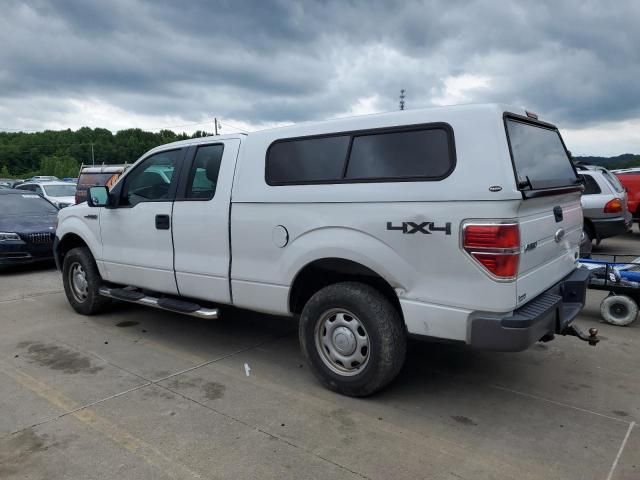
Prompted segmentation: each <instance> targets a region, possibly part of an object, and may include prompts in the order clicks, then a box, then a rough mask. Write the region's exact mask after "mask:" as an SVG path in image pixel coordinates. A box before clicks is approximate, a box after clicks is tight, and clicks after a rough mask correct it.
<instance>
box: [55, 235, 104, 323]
mask: <svg viewBox="0 0 640 480" xmlns="http://www.w3.org/2000/svg"><path fill="white" fill-rule="evenodd" d="M80 271H82V273H83V275H84V278H85V281H86V288H84V289H80V287H79V285H80V283H81V282H80V281H79V280H78V279H77V277H76V274H79V273H80ZM72 277H76V278H74V279H72ZM62 283H63V284H64V293H65V294H66V295H67V300H69V303H70V304H71V306H72V307H73V309H74V310H75V311H76V312H78V313H81V314H82V315H95V314H96V313H100V312H101V311H103V310H104V309H105V307H106V306H107V305H109V303H110V302H111V299H110V298H107V297H103V296H101V295H99V294H98V289H99V288H100V286H101V285H102V278H101V277H100V272H99V271H98V267H97V265H96V262H95V260H94V259H93V255H91V251H90V250H89V249H88V248H87V247H78V248H74V249H72V250H69V252H67V254H66V255H65V257H64V262H63V264H62ZM80 290H81V291H80Z"/></svg>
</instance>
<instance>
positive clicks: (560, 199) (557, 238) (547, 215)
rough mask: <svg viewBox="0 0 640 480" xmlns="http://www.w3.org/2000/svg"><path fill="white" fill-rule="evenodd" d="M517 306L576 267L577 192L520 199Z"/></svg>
mask: <svg viewBox="0 0 640 480" xmlns="http://www.w3.org/2000/svg"><path fill="white" fill-rule="evenodd" d="M519 217H520V242H521V252H522V253H521V254H520V267H519V270H518V277H517V280H516V293H517V302H518V305H522V304H523V303H526V302H528V301H529V300H532V299H533V298H535V297H536V296H537V295H539V294H540V293H542V292H544V291H545V290H547V289H548V288H549V287H551V286H552V285H553V284H555V283H556V282H558V281H559V280H561V279H562V278H564V277H566V276H567V275H568V274H569V273H571V272H572V271H573V270H574V269H575V268H576V260H577V258H578V252H579V248H580V237H581V235H582V208H581V206H580V194H579V193H571V194H566V195H561V196H552V197H541V198H531V199H527V200H523V201H522V204H521V207H520V210H519Z"/></svg>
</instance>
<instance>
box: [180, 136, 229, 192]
mask: <svg viewBox="0 0 640 480" xmlns="http://www.w3.org/2000/svg"><path fill="white" fill-rule="evenodd" d="M223 152H224V145H222V144H218V145H206V146H203V147H198V150H197V152H196V156H195V158H194V159H193V165H192V166H191V171H190V172H189V181H188V183H187V192H186V197H187V198H191V199H197V200H211V199H212V198H213V197H214V195H215V194H216V186H217V185H218V174H219V173H220V164H221V162H222V153H223Z"/></svg>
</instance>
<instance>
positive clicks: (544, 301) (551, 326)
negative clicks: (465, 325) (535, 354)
mask: <svg viewBox="0 0 640 480" xmlns="http://www.w3.org/2000/svg"><path fill="white" fill-rule="evenodd" d="M588 281H589V271H588V270H586V269H577V270H574V271H573V273H571V274H570V275H569V276H567V277H565V278H564V279H562V280H561V281H560V282H558V283H556V284H555V285H554V286H553V287H551V288H550V289H549V290H547V291H546V292H544V293H542V294H541V295H539V296H538V297H536V298H534V299H533V300H531V301H530V302H528V303H527V304H525V305H524V306H522V307H520V308H519V309H517V310H515V311H514V312H513V313H512V314H511V315H509V316H506V317H502V318H491V317H479V318H474V319H473V320H472V323H471V335H470V344H471V346H473V347H475V348H478V349H482V350H492V351H500V352H519V351H522V350H526V349H527V348H529V347H530V346H531V345H532V344H534V343H535V342H537V341H538V340H540V339H541V338H542V337H544V336H545V335H553V334H554V333H562V332H563V331H564V330H565V329H566V328H567V327H568V326H569V325H570V324H571V322H572V321H573V320H574V318H575V317H576V316H577V315H578V313H580V311H581V310H582V307H583V306H584V302H585V297H586V290H587V283H588Z"/></svg>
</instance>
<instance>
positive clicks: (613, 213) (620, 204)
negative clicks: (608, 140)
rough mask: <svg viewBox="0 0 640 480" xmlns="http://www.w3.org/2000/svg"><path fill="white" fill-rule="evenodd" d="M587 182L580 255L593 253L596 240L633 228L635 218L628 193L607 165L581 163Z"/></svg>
mask: <svg viewBox="0 0 640 480" xmlns="http://www.w3.org/2000/svg"><path fill="white" fill-rule="evenodd" d="M577 168H578V173H579V175H580V178H581V179H582V181H583V182H584V192H583V193H582V199H581V203H582V211H583V212H584V236H583V241H582V245H581V248H580V250H581V255H582V256H583V257H584V256H588V255H589V254H590V253H591V246H592V244H593V240H595V241H596V243H598V244H599V243H600V242H601V241H602V240H604V239H605V238H609V237H614V236H616V235H621V234H623V233H626V232H628V231H629V230H630V229H631V225H632V218H631V213H630V212H629V209H628V207H627V192H626V191H625V189H624V187H623V186H622V184H621V183H620V182H619V181H618V179H617V177H616V176H615V175H613V174H612V173H611V172H609V171H608V170H607V169H606V168H604V167H598V166H584V165H581V166H578V167H577Z"/></svg>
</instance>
